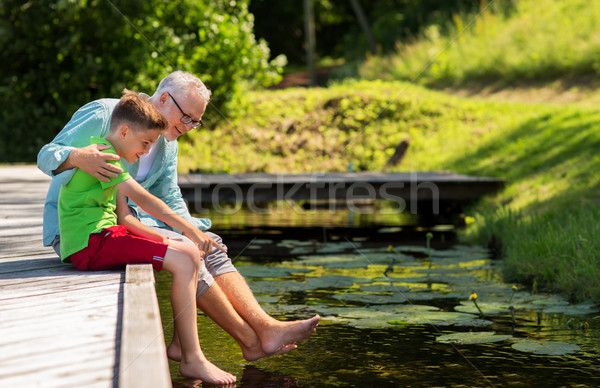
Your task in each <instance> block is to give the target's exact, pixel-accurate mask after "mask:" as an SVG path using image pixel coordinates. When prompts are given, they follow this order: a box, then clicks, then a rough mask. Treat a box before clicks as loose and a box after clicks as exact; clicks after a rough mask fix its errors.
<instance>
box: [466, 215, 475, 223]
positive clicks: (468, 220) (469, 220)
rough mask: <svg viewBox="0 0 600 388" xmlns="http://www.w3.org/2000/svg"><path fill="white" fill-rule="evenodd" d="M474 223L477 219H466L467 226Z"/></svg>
mask: <svg viewBox="0 0 600 388" xmlns="http://www.w3.org/2000/svg"><path fill="white" fill-rule="evenodd" d="M473 222H475V218H473V217H470V216H466V217H465V225H469V224H472V223H473Z"/></svg>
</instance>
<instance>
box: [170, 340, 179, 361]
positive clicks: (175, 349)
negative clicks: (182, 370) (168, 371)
mask: <svg viewBox="0 0 600 388" xmlns="http://www.w3.org/2000/svg"><path fill="white" fill-rule="evenodd" d="M167 357H169V359H171V360H173V361H177V362H179V361H181V347H180V346H179V343H175V342H171V344H170V345H169V347H168V348H167Z"/></svg>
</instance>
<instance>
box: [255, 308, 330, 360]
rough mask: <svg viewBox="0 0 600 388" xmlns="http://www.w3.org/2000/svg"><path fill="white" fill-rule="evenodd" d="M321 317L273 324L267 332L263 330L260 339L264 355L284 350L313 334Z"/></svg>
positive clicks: (316, 316)
mask: <svg viewBox="0 0 600 388" xmlns="http://www.w3.org/2000/svg"><path fill="white" fill-rule="evenodd" d="M319 319H321V317H320V316H319V315H318V314H317V315H315V316H314V317H312V318H309V319H304V320H302V321H290V322H281V321H277V323H274V324H273V325H272V327H270V328H269V330H264V331H263V333H264V334H262V336H261V335H259V337H260V343H261V346H262V350H263V351H264V352H265V353H266V354H273V353H275V352H278V351H279V350H282V349H285V347H286V345H288V344H295V343H296V342H299V341H302V340H303V339H306V338H307V337H308V336H310V335H311V334H312V333H314V332H315V330H316V329H317V326H318V325H319Z"/></svg>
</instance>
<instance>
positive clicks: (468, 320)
mask: <svg viewBox="0 0 600 388" xmlns="http://www.w3.org/2000/svg"><path fill="white" fill-rule="evenodd" d="M399 321H401V322H400V324H402V325H405V324H412V325H436V326H475V327H479V326H482V325H487V324H488V322H487V321H482V320H480V319H477V317H475V316H473V315H471V314H463V313H455V312H447V311H423V312H416V313H412V314H404V316H403V317H402V318H401V319H399ZM390 323H391V324H395V321H390ZM489 324H492V322H489Z"/></svg>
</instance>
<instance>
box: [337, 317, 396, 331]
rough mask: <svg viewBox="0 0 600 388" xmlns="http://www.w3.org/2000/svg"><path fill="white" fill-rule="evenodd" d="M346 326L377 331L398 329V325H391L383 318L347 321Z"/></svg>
mask: <svg viewBox="0 0 600 388" xmlns="http://www.w3.org/2000/svg"><path fill="white" fill-rule="evenodd" d="M348 324H349V325H350V326H352V327H356V328H357V329H379V328H400V326H399V325H391V324H389V323H388V320H387V319H386V318H384V317H381V318H365V319H355V320H352V321H349V322H348Z"/></svg>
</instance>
